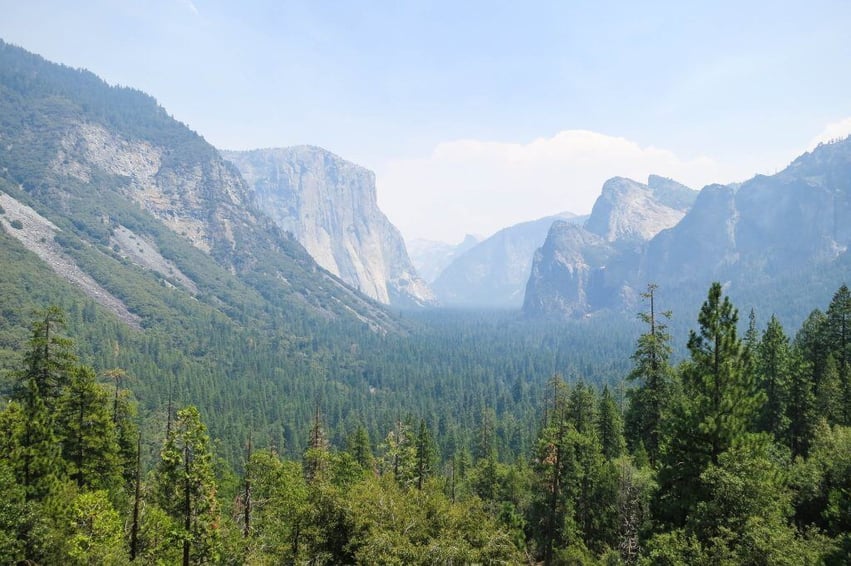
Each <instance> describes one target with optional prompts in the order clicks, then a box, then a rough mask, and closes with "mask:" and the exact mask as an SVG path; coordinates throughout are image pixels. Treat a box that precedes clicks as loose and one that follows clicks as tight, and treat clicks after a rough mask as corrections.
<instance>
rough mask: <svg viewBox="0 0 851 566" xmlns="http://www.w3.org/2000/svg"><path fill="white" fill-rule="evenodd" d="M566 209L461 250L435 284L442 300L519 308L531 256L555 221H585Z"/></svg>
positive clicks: (460, 304)
mask: <svg viewBox="0 0 851 566" xmlns="http://www.w3.org/2000/svg"><path fill="white" fill-rule="evenodd" d="M583 220H584V218H583V217H577V216H575V215H574V214H572V213H569V212H564V213H562V214H558V215H555V216H547V217H545V218H540V219H538V220H533V221H530V222H522V223H520V224H516V225H514V226H510V227H508V228H504V229H502V230H500V231H499V232H497V233H496V234H494V235H493V236H491V237H489V238H486V239H485V240H483V241H481V242H479V243H478V244H476V245H475V246H473V247H471V248H470V249H469V250H467V251H466V252H464V253H462V254H459V255H458V256H457V257H456V258H455V259H454V260H453V261H452V262H451V263H450V264H449V265H448V266H447V267H446V268H445V269H444V270H443V271H442V272H441V273H440V275H439V276H438V277H437V279H435V281H434V283H433V284H432V287H433V288H434V291H435V293H436V294H437V298H438V300H439V301H440V302H441V304H444V305H448V306H454V307H463V308H488V309H491V308H496V309H509V308H519V307H520V306H521V305H522V303H523V290H524V287H525V285H526V280H527V279H528V278H529V271H530V269H531V267H532V258H533V257H534V255H535V250H536V249H538V248H539V247H540V246H541V244H542V243H543V242H544V240H545V239H546V237H547V232H548V231H549V229H550V226H552V225H553V222H556V221H567V222H570V223H577V222H582V221H583Z"/></svg>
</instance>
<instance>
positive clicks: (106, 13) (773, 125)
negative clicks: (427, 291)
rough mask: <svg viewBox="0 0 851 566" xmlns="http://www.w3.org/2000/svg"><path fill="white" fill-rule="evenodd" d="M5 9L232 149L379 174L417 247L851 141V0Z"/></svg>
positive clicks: (182, 3)
mask: <svg viewBox="0 0 851 566" xmlns="http://www.w3.org/2000/svg"><path fill="white" fill-rule="evenodd" d="M0 14H2V16H0V37H2V38H3V39H4V40H6V41H8V42H11V43H15V44H17V45H20V46H22V47H24V48H26V49H28V50H30V51H34V52H36V53H39V54H41V55H43V56H44V57H46V58H48V59H50V60H54V61H59V62H62V63H65V64H67V65H70V66H74V67H85V68H87V69H89V70H91V71H93V72H95V73H96V74H98V75H100V76H101V77H103V78H104V79H105V80H107V81H108V82H110V83H119V84H122V85H129V86H133V87H136V88H139V89H141V90H144V91H146V92H148V93H150V94H152V95H153V96H154V97H156V98H157V99H158V100H159V102H160V103H161V104H162V105H163V106H164V107H165V108H166V109H167V110H168V111H169V112H170V113H172V114H173V115H174V116H175V117H176V118H177V119H179V120H181V121H183V122H185V123H187V124H188V125H189V126H190V127H192V128H193V129H195V130H197V131H198V132H199V133H201V134H202V135H204V137H205V138H207V140H209V141H210V142H211V143H213V144H214V145H216V146H217V147H221V148H228V149H249V148H255V147H275V146H285V145H294V144H302V143H309V144H314V145H320V146H322V147H325V148H327V149H329V150H331V151H334V152H335V153H338V154H340V155H341V156H343V157H345V158H347V159H350V160H352V161H355V162H357V163H360V164H362V165H364V166H366V167H368V168H370V169H373V170H375V171H376V173H377V177H378V181H377V183H378V192H379V202H380V203H381V206H382V208H383V209H384V210H385V212H386V213H387V214H388V216H389V217H390V219H391V220H392V221H394V222H395V223H396V224H397V225H398V226H399V227H400V228H401V229H402V231H403V232H404V233H405V235H406V236H407V237H428V238H432V239H443V240H446V241H453V240H460V238H461V237H462V236H463V234H464V233H466V232H474V233H479V234H488V233H490V232H493V231H495V230H497V229H498V228H501V227H503V226H505V225H508V224H512V223H515V222H519V221H523V220H529V219H532V218H535V217H539V216H544V215H547V214H551V213H555V212H557V211H561V210H572V211H574V212H580V213H581V212H587V211H588V210H590V206H591V204H592V203H593V200H594V198H595V197H596V195H597V194H598V193H599V189H600V185H601V183H602V181H603V180H604V179H605V178H607V177H611V176H614V175H626V176H633V177H638V178H642V177H644V176H646V175H647V174H648V173H659V174H662V175H666V176H672V177H676V178H678V179H681V180H683V181H685V182H687V183H689V184H691V185H693V186H695V187H696V188H699V187H700V186H702V185H703V184H705V183H709V182H715V181H718V182H730V181H735V180H743V179H745V178H747V177H750V176H752V175H753V174H754V173H757V172H763V173H772V172H774V171H775V170H776V169H779V168H782V167H783V166H784V165H786V164H787V163H788V161H789V160H791V159H792V158H793V157H794V156H796V155H797V154H799V153H801V152H802V151H804V150H806V149H807V148H808V147H810V145H811V143H812V142H813V140H815V139H817V138H818V137H819V136H824V135H828V136H830V135H840V134H844V133H848V132H851V119H849V117H851V95H849V93H851V34H850V33H849V28H851V2H848V1H847V0H837V1H818V0H816V1H810V2H784V1H776V0H775V1H772V2H762V1H751V2H743V1H741V0H739V1H737V2H728V1H723V0H722V1H714V2H700V3H698V2H683V1H682V0H680V1H677V2H652V1H644V2H634V1H629V2H606V1H595V2H591V1H587V2H585V1H568V0H564V1H561V2H512V3H508V2H493V1H490V2H473V1H459V0H456V1H454V2H402V1H395V2H391V1H387V2H367V1H363V2H361V1H357V2H356V1H350V2H346V1H333V2H331V1H328V2H324V1H319V0H307V1H304V2H295V1H287V0H270V1H267V2H252V1H250V0H246V1H243V2H233V1H209V0H148V1H141V0H138V1H131V0H112V1H106V0H104V1H94V0H92V1H88V0H78V1H76V2H64V1H39V0H27V1H8V0H0ZM826 132H827V133H826Z"/></svg>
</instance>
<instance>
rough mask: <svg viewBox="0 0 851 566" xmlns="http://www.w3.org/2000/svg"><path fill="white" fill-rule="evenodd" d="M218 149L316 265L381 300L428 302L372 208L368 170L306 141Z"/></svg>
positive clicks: (394, 233)
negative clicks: (271, 146) (304, 143)
mask: <svg viewBox="0 0 851 566" xmlns="http://www.w3.org/2000/svg"><path fill="white" fill-rule="evenodd" d="M221 153H222V155H223V156H224V157H225V159H227V160H229V161H231V162H232V163H234V164H235V165H236V166H237V168H239V170H240V172H241V173H242V176H243V177H244V178H245V180H246V181H247V182H248V184H249V186H250V187H251V188H252V189H253V191H254V195H255V199H256V202H257V205H258V207H259V208H260V209H261V210H262V211H263V212H265V213H266V214H268V215H269V216H270V217H271V218H272V219H273V220H274V221H275V223H276V224H277V225H278V226H279V227H280V228H281V229H283V230H286V231H288V232H290V233H292V234H293V235H294V236H295V237H296V239H297V240H298V241H299V242H300V243H301V244H302V245H303V246H304V247H305V249H307V251H308V253H310V255H311V256H313V258H314V259H315V260H316V261H317V262H318V263H319V265H321V266H322V267H324V268H325V269H327V270H328V271H330V272H331V273H333V274H334V275H337V276H338V277H340V278H341V279H342V280H343V281H345V282H346V283H348V284H349V285H351V286H352V287H354V288H355V289H358V290H359V291H361V292H362V293H364V294H366V295H368V296H370V297H372V298H373V299H375V300H377V301H380V302H382V303H385V304H392V305H393V306H400V307H419V306H426V305H431V304H433V303H434V302H435V301H434V295H433V294H432V292H431V290H430V289H429V288H428V285H427V284H426V282H425V281H424V280H423V279H421V278H420V277H419V275H417V272H416V269H414V266H413V264H412V263H411V260H410V259H409V258H408V252H407V251H406V249H405V242H404V240H403V239H402V235H401V234H400V233H399V230H397V229H396V227H395V226H393V224H391V222H390V221H389V220H388V219H387V217H386V216H385V215H384V213H383V212H381V210H380V209H379V208H378V200H377V197H376V192H375V174H374V173H373V172H372V171H369V170H367V169H364V168H363V167H360V166H359V165H355V164H354V163H350V162H348V161H346V160H344V159H342V158H340V157H338V156H337V155H334V154H333V153H331V152H329V151H326V150H324V149H322V148H319V147H312V146H298V147H289V148H280V149H258V150H253V151H222V152H221Z"/></svg>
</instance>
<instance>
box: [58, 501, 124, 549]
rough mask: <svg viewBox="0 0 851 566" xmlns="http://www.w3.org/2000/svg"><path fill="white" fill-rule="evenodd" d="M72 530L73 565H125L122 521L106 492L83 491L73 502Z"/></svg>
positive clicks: (69, 544) (69, 547) (70, 544)
mask: <svg viewBox="0 0 851 566" xmlns="http://www.w3.org/2000/svg"><path fill="white" fill-rule="evenodd" d="M72 507H73V512H72V513H73V514H72V517H73V524H72V530H71V532H72V533H73V534H72V535H71V537H70V540H69V541H68V557H69V558H70V560H71V563H72V564H81V565H82V564H85V565H89V564H91V565H95V564H103V565H113V564H115V565H118V564H125V563H126V562H127V559H126V549H125V547H124V538H123V536H122V530H123V527H124V525H123V522H122V520H121V516H120V515H119V514H118V512H117V511H116V510H115V509H113V507H112V504H111V503H110V501H109V494H108V493H107V492H106V491H91V492H87V493H81V494H80V495H78V496H77V498H76V499H75V500H74V503H73V506H72Z"/></svg>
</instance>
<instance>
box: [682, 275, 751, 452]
mask: <svg viewBox="0 0 851 566" xmlns="http://www.w3.org/2000/svg"><path fill="white" fill-rule="evenodd" d="M738 321H739V316H738V311H737V310H736V308H735V307H733V304H732V303H731V302H730V298H729V297H724V298H723V300H722V297H721V284H720V283H717V282H716V283H713V284H712V286H711V287H710V289H709V296H708V298H707V300H706V302H704V303H703V306H702V307H701V309H700V314H699V315H698V324H699V325H700V330H699V331H698V332H695V331H691V333H690V335H689V341H688V349H689V352H690V354H691V360H692V363H691V364H690V365H689V366H687V368H686V372H685V374H684V379H685V384H684V385H685V388H686V396H687V398H688V399H689V400H690V401H691V402H692V408H693V409H694V413H693V419H694V421H693V423H692V424H693V425H694V430H695V431H696V432H697V433H698V435H699V437H702V438H703V443H702V446H698V450H701V451H703V452H705V453H706V455H707V456H708V458H709V460H710V461H711V462H712V463H713V464H715V465H717V464H718V458H719V457H720V455H721V453H723V452H724V451H725V450H726V449H728V448H729V447H730V446H731V444H732V442H733V441H734V440H735V439H736V438H737V437H738V436H741V435H742V434H743V433H745V432H746V431H748V430H749V429H751V428H752V426H753V423H754V419H755V417H756V415H757V412H758V410H759V409H760V407H761V406H762V403H763V401H764V395H762V394H760V393H759V392H758V391H757V388H756V383H755V380H754V375H753V372H752V371H751V359H750V355H749V354H748V351H747V349H746V348H745V347H744V345H743V344H742V342H741V340H739V338H738V336H737V324H738Z"/></svg>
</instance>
